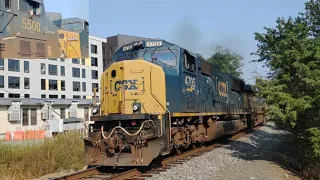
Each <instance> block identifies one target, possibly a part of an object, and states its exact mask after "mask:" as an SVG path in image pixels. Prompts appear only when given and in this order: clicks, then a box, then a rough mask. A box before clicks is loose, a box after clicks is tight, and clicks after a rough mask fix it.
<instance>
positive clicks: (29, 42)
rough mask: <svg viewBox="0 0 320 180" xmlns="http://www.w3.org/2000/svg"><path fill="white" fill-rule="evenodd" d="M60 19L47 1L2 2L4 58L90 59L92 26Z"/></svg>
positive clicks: (1, 54)
mask: <svg viewBox="0 0 320 180" xmlns="http://www.w3.org/2000/svg"><path fill="white" fill-rule="evenodd" d="M60 16H61V15H60V14H58V13H47V12H46V11H45V6H44V2H43V0H0V58H19V59H48V58H49V59H56V58H63V59H65V58H88V57H89V45H88V43H89V29H88V28H89V24H88V22H87V21H85V20H83V19H79V18H68V19H62V18H61V17H60Z"/></svg>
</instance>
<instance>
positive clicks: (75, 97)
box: [73, 95, 81, 99]
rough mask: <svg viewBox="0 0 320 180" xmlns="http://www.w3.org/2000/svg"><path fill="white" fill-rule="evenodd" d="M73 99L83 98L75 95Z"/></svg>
mask: <svg viewBox="0 0 320 180" xmlns="http://www.w3.org/2000/svg"><path fill="white" fill-rule="evenodd" d="M73 99H81V96H77V95H74V96H73Z"/></svg>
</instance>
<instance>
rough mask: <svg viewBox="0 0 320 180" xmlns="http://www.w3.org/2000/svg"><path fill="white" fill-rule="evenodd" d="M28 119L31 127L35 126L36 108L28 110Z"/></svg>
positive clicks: (36, 119)
mask: <svg viewBox="0 0 320 180" xmlns="http://www.w3.org/2000/svg"><path fill="white" fill-rule="evenodd" d="M30 117H31V125H32V126H34V125H37V121H38V118H37V117H38V116H37V109H36V108H32V109H30Z"/></svg>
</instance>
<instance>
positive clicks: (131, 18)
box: [45, 0, 307, 83]
mask: <svg viewBox="0 0 320 180" xmlns="http://www.w3.org/2000/svg"><path fill="white" fill-rule="evenodd" d="M306 1H307V0H134V1H133V0H64V1H62V0H45V3H46V10H47V11H48V10H50V11H58V12H59V11H60V12H61V13H63V17H68V16H78V17H81V18H84V19H86V18H88V19H89V24H90V34H91V35H94V36H98V37H102V38H106V37H108V36H113V35H117V34H126V35H133V36H142V37H150V38H161V39H165V40H167V41H169V42H172V43H175V44H177V45H180V46H182V47H184V48H187V49H188V50H190V51H192V52H194V53H200V54H202V55H203V56H204V57H205V58H209V57H210V56H211V55H212V54H213V47H214V46H216V45H220V46H224V47H228V48H230V49H231V50H232V51H234V52H236V53H239V54H241V55H242V56H243V57H244V68H243V76H242V78H243V79H244V80H245V81H247V82H249V83H252V82H253V80H254V78H253V75H254V73H255V72H257V73H259V74H261V75H265V74H266V72H267V69H266V68H263V67H262V65H263V64H262V63H249V61H251V60H254V59H257V57H255V56H251V55H250V54H251V53H252V52H255V51H256V50H257V41H255V39H254V34H253V33H254V32H260V33H264V32H265V31H264V29H263V27H274V26H275V20H276V19H277V18H278V17H285V18H288V17H289V16H293V17H295V16H296V15H297V14H298V12H301V11H303V10H304V3H305V2H306ZM61 4H63V6H61Z"/></svg>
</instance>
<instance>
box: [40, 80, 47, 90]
mask: <svg viewBox="0 0 320 180" xmlns="http://www.w3.org/2000/svg"><path fill="white" fill-rule="evenodd" d="M41 90H46V80H45V79H41Z"/></svg>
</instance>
